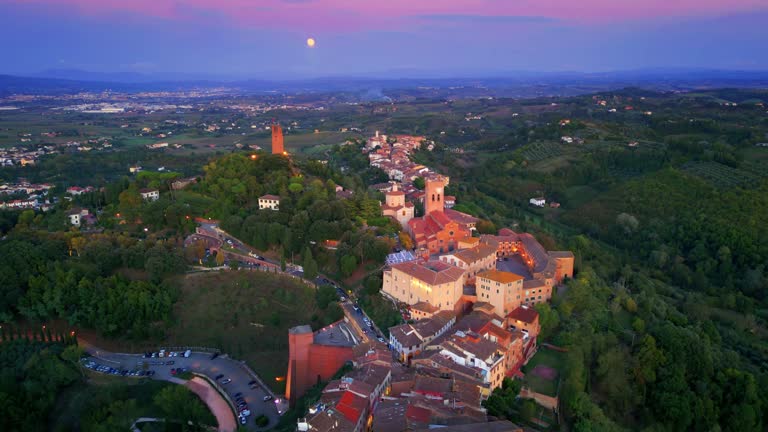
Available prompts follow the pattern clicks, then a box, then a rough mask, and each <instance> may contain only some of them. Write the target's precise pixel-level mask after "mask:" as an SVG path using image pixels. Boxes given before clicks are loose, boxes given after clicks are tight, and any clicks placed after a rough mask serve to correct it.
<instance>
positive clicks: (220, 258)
mask: <svg viewBox="0 0 768 432" xmlns="http://www.w3.org/2000/svg"><path fill="white" fill-rule="evenodd" d="M216 265H217V266H219V267H221V266H223V265H224V251H222V250H221V249H219V250H217V251H216Z"/></svg>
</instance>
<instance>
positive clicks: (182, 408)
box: [154, 385, 210, 430]
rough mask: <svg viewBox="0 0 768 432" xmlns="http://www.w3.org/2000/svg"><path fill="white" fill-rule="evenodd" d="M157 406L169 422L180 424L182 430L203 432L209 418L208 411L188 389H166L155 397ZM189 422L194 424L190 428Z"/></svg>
mask: <svg viewBox="0 0 768 432" xmlns="http://www.w3.org/2000/svg"><path fill="white" fill-rule="evenodd" d="M154 402H155V405H157V406H158V407H159V408H160V410H162V411H163V413H165V415H166V418H167V420H172V421H176V422H180V423H181V424H182V430H202V429H203V422H204V421H205V420H206V418H208V417H209V415H210V413H209V412H208V409H207V408H206V407H205V406H204V405H203V404H202V402H200V399H198V398H197V397H196V396H195V395H193V394H192V393H191V392H190V391H189V390H187V388H186V387H184V386H180V385H174V386H169V387H166V388H164V389H162V390H160V392H158V393H157V394H156V395H155V398H154ZM188 422H191V423H192V426H191V427H190V426H189V425H188Z"/></svg>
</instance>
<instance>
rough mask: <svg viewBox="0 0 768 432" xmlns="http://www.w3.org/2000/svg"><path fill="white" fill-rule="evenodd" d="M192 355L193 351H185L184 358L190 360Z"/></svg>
mask: <svg viewBox="0 0 768 432" xmlns="http://www.w3.org/2000/svg"><path fill="white" fill-rule="evenodd" d="M191 355H192V350H186V351H184V357H186V358H189V356H191Z"/></svg>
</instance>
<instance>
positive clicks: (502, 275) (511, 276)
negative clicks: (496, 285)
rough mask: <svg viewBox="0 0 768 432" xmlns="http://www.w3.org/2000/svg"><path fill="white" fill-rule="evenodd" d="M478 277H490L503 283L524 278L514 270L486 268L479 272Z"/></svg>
mask: <svg viewBox="0 0 768 432" xmlns="http://www.w3.org/2000/svg"><path fill="white" fill-rule="evenodd" d="M477 277H479V278H484V279H490V280H492V281H496V282H501V283H503V284H508V283H512V282H517V281H519V280H522V279H523V277H522V276H520V275H518V274H515V273H512V272H505V271H500V270H485V271H482V272H480V273H478V274H477Z"/></svg>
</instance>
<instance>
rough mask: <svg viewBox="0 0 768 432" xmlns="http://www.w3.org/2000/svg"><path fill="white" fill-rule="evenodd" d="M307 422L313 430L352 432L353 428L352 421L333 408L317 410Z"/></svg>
mask: <svg viewBox="0 0 768 432" xmlns="http://www.w3.org/2000/svg"><path fill="white" fill-rule="evenodd" d="M307 422H308V423H309V424H310V425H311V427H312V429H313V430H318V431H327V432H352V431H353V430H354V429H355V424H354V423H350V421H349V420H347V419H346V417H344V415H342V414H341V413H339V412H337V411H336V410H333V409H329V410H325V411H321V412H318V413H317V414H316V415H315V416H314V417H312V418H311V419H308V421H307ZM355 423H356V422H355Z"/></svg>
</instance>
